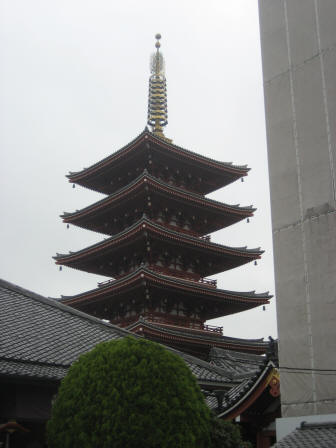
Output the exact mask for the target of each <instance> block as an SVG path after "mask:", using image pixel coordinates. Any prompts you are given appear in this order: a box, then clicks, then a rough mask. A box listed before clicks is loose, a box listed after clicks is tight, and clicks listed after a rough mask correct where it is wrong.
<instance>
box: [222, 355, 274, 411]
mask: <svg viewBox="0 0 336 448" xmlns="http://www.w3.org/2000/svg"><path fill="white" fill-rule="evenodd" d="M273 378H278V373H277V370H276V368H275V365H274V364H273V362H272V361H268V363H267V365H266V366H265V367H264V368H263V369H262V370H261V371H260V373H259V375H256V376H254V377H252V378H251V379H250V380H249V381H247V382H246V383H245V384H243V383H242V384H240V385H238V386H236V387H235V388H234V389H236V391H237V395H236V396H235V397H234V398H233V399H231V400H229V402H228V403H227V404H226V406H225V408H226V409H225V410H224V411H222V412H220V413H219V414H218V415H217V417H218V418H224V419H225V420H232V419H233V418H235V417H237V416H238V415H241V414H242V413H243V412H244V411H245V410H246V409H248V408H249V407H250V406H251V405H252V404H253V403H254V402H255V401H256V400H257V399H258V398H259V397H260V396H261V394H262V393H263V392H264V390H265V389H266V388H267V387H268V386H269V385H270V382H271V381H272V379H273ZM277 381H279V380H277ZM239 389H240V390H239ZM232 392H233V390H231V391H229V392H228V394H232ZM224 399H225V397H224Z"/></svg>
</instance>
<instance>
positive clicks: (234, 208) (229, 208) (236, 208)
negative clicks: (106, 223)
mask: <svg viewBox="0 0 336 448" xmlns="http://www.w3.org/2000/svg"><path fill="white" fill-rule="evenodd" d="M144 179H147V180H149V181H151V182H152V183H153V184H154V185H157V186H159V187H162V188H164V189H166V190H168V191H169V192H171V193H172V194H179V195H180V196H181V195H182V196H183V197H186V198H187V199H189V200H193V201H194V202H199V203H201V204H202V206H203V207H204V206H208V207H213V208H217V209H219V210H221V211H225V212H227V213H234V212H241V213H242V214H243V213H245V214H252V213H253V212H254V211H255V210H256V209H255V208H253V207H252V206H251V205H250V206H245V207H242V206H240V205H239V204H234V205H230V204H225V203H223V202H219V201H215V200H214V199H209V198H207V197H204V196H202V195H200V194H197V193H195V192H191V191H187V190H183V189H182V188H180V187H177V186H174V185H170V184H167V183H166V182H164V181H163V180H160V179H158V178H156V177H154V176H152V175H150V174H149V173H148V172H147V171H144V172H143V173H142V174H140V176H138V177H137V178H136V179H134V180H133V181H132V182H130V183H129V184H127V185H126V186H124V187H122V188H120V189H119V190H117V191H116V192H114V193H112V194H111V195H109V196H107V197H106V198H103V199H101V200H100V201H97V202H95V203H94V204H91V205H89V206H87V207H84V208H83V209H81V210H76V211H75V212H72V213H67V212H65V213H64V214H63V215H61V217H62V218H64V219H65V221H67V220H68V219H69V220H70V219H71V218H73V217H76V216H78V215H84V214H87V213H89V212H91V210H94V211H95V210H96V209H97V208H99V209H104V208H105V207H107V206H108V205H110V204H113V203H114V202H115V200H116V199H119V197H120V196H123V194H124V193H126V192H128V191H132V192H133V190H134V187H135V186H136V185H137V184H139V185H140V186H141V185H142V184H143V180H144ZM145 185H146V184H145Z"/></svg>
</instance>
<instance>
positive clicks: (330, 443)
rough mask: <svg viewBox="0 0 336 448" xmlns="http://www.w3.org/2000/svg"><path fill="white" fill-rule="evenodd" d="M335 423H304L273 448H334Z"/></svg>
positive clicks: (335, 437)
mask: <svg viewBox="0 0 336 448" xmlns="http://www.w3.org/2000/svg"><path fill="white" fill-rule="evenodd" d="M335 446H336V422H325V423H306V422H302V423H301V426H300V427H299V428H296V429H295V431H293V432H291V433H290V434H288V435H287V436H286V437H284V438H283V439H281V440H279V441H278V442H277V443H276V444H275V445H273V448H312V447H319V448H334V447H335Z"/></svg>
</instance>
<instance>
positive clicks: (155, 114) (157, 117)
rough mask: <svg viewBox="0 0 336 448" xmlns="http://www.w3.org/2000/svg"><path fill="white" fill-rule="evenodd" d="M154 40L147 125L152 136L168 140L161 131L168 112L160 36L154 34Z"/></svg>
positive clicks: (166, 121) (166, 120)
mask: <svg viewBox="0 0 336 448" xmlns="http://www.w3.org/2000/svg"><path fill="white" fill-rule="evenodd" d="M155 39H156V42H155V47H156V52H155V53H153V54H152V56H151V64H150V70H151V75H150V77H149V95H148V116H147V123H148V124H149V126H151V128H152V132H153V134H154V135H156V136H158V137H160V138H163V139H165V140H168V139H167V138H166V137H165V136H164V135H163V129H162V128H163V126H166V124H167V123H168V110H167V89H166V78H165V75H164V59H163V56H162V53H160V47H161V44H160V39H161V34H156V35H155Z"/></svg>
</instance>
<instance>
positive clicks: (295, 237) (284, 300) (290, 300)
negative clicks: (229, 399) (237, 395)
mask: <svg viewBox="0 0 336 448" xmlns="http://www.w3.org/2000/svg"><path fill="white" fill-rule="evenodd" d="M273 241H274V261H275V273H276V295H277V315H278V331H279V343H280V365H284V366H289V367H304V368H307V367H309V365H310V364H309V359H308V358H309V356H308V355H309V350H308V342H309V341H308V332H307V320H306V294H305V277H304V260H303V249H302V234H301V227H300V226H296V227H292V228H287V229H285V230H282V231H280V232H276V233H275V234H274V237H273ZM301 356H302V359H300V357H301ZM298 362H299V363H300V365H299V366H298V365H297V363H298Z"/></svg>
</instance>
